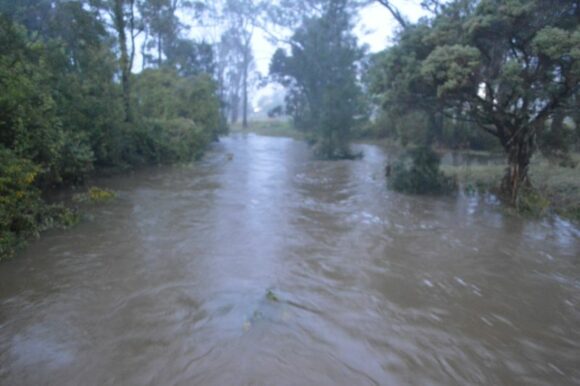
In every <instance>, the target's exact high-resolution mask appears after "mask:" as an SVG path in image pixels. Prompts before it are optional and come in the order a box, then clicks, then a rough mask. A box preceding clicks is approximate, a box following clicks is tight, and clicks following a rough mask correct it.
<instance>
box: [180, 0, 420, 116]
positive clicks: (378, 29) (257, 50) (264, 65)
mask: <svg viewBox="0 0 580 386" xmlns="http://www.w3.org/2000/svg"><path fill="white" fill-rule="evenodd" d="M391 1H392V3H393V4H394V5H395V6H396V7H397V8H398V9H399V10H400V11H401V12H402V13H403V15H405V17H407V18H408V19H410V20H411V21H413V22H414V21H416V20H418V19H419V18H420V17H421V16H425V15H426V13H425V11H424V10H423V9H422V8H421V6H420V5H419V4H420V0H391ZM184 21H185V20H184ZM397 27H398V24H397V22H396V21H395V19H394V18H393V17H392V16H391V14H390V13H389V11H388V10H387V9H386V8H385V7H384V6H382V5H381V4H379V3H378V2H375V3H372V4H371V5H369V6H367V7H365V8H364V9H362V10H361V12H360V15H359V16H358V23H357V24H356V27H355V34H356V35H357V36H358V38H359V43H360V44H366V45H368V48H369V52H378V51H381V50H383V49H385V48H386V47H388V46H389V45H390V41H391V39H392V37H393V32H394V31H395V30H396V28H397ZM220 30H221V29H220V28H219V27H216V28H214V29H211V28H210V29H208V28H207V27H193V28H192V30H191V34H192V36H193V37H198V38H199V37H202V38H204V39H206V40H209V41H212V42H215V41H217V40H218V39H219V35H220V32H221V31H220ZM266 36H267V35H266V34H265V33H264V32H263V31H261V30H256V33H255V35H254V39H253V43H252V44H253V49H254V58H255V60H256V70H257V71H258V72H259V73H260V74H261V75H264V76H267V75H268V67H269V65H270V59H271V58H272V55H273V54H274V52H275V51H276V48H277V47H276V46H275V45H273V44H272V43H270V42H269V41H268V39H267V38H266ZM275 90H276V87H272V86H269V87H266V88H262V89H259V90H254V91H253V92H252V94H253V95H252V100H253V102H254V104H255V103H256V102H257V100H258V99H259V98H260V97H262V96H264V95H270V94H272V93H273V92H275Z"/></svg>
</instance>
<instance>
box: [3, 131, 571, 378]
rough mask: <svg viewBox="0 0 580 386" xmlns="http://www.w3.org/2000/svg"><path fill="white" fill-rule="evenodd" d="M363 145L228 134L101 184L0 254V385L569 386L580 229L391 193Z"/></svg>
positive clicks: (462, 199) (471, 204)
mask: <svg viewBox="0 0 580 386" xmlns="http://www.w3.org/2000/svg"><path fill="white" fill-rule="evenodd" d="M361 149H362V150H363V151H364V153H365V158H364V159H363V160H361V161H344V162H342V161H341V162H323V161H315V160H313V159H312V158H311V157H310V152H309V150H308V148H307V147H306V146H305V145H304V144H302V143H300V142H297V141H294V140H291V139H285V138H268V137H261V136H255V135H237V136H233V137H231V138H227V139H224V140H223V141H222V142H221V143H220V144H218V145H216V146H215V148H214V149H213V150H212V151H211V152H210V154H209V155H208V156H207V157H206V159H205V160H204V161H202V162H200V163H197V164H195V165H193V166H175V167H161V168H153V169H147V170H143V171H140V172H137V173H134V174H132V175H129V176H120V177H116V178H113V179H108V180H105V181H102V182H100V183H101V185H104V186H106V187H109V188H111V189H114V190H116V191H117V192H118V193H119V198H118V199H117V200H115V201H114V202H113V203H110V204H106V205H101V206H98V207H96V208H93V209H91V211H90V212H91V215H92V220H90V221H85V222H83V223H82V224H81V225H79V226H77V227H75V228H74V229H72V230H68V231H53V232H49V233H47V234H45V235H44V236H43V238H42V239H41V240H38V241H36V242H34V243H32V244H31V246H30V247H29V248H28V249H27V250H26V251H24V252H23V253H22V254H21V256H19V257H18V258H17V259H14V260H12V261H9V262H7V263H3V264H2V265H0V384H2V385H348V386H352V385H397V384H400V385H469V384H480V385H573V384H580V327H579V326H580V231H579V230H578V228H575V227H574V226H573V225H571V224H569V223H567V222H565V221H563V220H560V219H551V220H542V221H536V220H534V221H532V220H525V219H520V218H516V217H513V216H510V215H506V214H504V213H503V212H502V210H501V208H500V207H499V205H497V203H495V202H493V200H491V199H486V198H479V197H469V196H459V197H443V198H434V197H414V196H405V195H400V194H397V193H394V192H392V191H389V190H388V189H387V186H386V183H385V180H384V178H383V167H384V165H385V163H386V160H387V159H388V155H387V154H385V152H384V151H383V150H382V149H381V148H379V147H376V146H370V145H367V146H363V145H361ZM228 154H232V155H233V159H231V160H229V158H231V157H229V156H228ZM269 291H270V292H269ZM268 293H270V294H271V295H270V296H268ZM272 294H273V295H274V296H272ZM274 297H276V298H277V300H276V299H273V298H274Z"/></svg>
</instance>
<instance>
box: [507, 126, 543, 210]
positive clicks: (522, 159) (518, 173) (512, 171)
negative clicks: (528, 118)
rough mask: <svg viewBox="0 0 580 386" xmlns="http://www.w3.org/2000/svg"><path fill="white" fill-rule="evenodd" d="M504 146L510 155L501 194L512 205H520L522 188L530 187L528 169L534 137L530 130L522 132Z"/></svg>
mask: <svg viewBox="0 0 580 386" xmlns="http://www.w3.org/2000/svg"><path fill="white" fill-rule="evenodd" d="M520 132H521V134H516V135H515V136H514V137H513V138H512V139H511V140H510V141H507V142H506V143H505V144H504V147H505V150H506V152H507V155H508V167H507V169H506V174H505V176H504V177H503V180H502V183H501V193H502V194H503V196H504V198H505V199H506V200H507V201H508V202H509V203H510V204H511V205H512V206H516V207H517V205H518V198H519V195H520V193H521V190H522V188H525V187H529V186H530V185H531V184H530V179H529V177H528V169H529V166H530V159H531V157H532V154H533V151H534V145H535V138H534V135H532V134H531V133H530V131H529V130H520Z"/></svg>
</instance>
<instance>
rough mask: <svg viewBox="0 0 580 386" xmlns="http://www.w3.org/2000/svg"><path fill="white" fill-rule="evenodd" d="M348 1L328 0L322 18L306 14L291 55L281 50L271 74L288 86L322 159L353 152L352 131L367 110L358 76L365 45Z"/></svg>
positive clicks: (297, 116) (296, 112)
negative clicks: (359, 41) (354, 29)
mask: <svg viewBox="0 0 580 386" xmlns="http://www.w3.org/2000/svg"><path fill="white" fill-rule="evenodd" d="M347 5H348V4H347V1H345V0H337V1H329V2H327V3H326V4H325V5H324V11H323V14H322V16H321V17H315V18H310V19H306V20H305V21H304V23H303V25H302V26H301V27H300V28H299V29H298V30H297V31H296V32H295V33H294V35H293V37H292V39H291V40H290V45H291V55H287V54H286V52H285V51H284V50H282V49H279V50H278V51H277V52H276V53H275V54H274V57H273V58H272V62H271V65H270V74H271V75H272V76H273V77H274V78H275V79H277V80H278V81H279V82H280V83H282V84H283V85H285V86H287V87H289V88H290V92H289V97H288V104H289V106H288V107H289V110H290V112H291V113H292V115H293V116H294V121H295V124H296V125H297V126H298V127H299V128H302V129H307V130H310V131H311V133H312V135H313V139H314V141H315V143H316V151H317V153H318V154H319V155H320V156H322V157H324V158H344V157H349V156H351V153H350V150H349V144H348V142H349V138H350V131H351V129H352V127H353V126H354V125H355V122H356V120H357V118H358V117H359V116H360V115H362V114H363V113H364V108H363V105H362V103H361V101H362V98H361V96H362V92H361V88H360V86H359V84H358V80H357V62H358V61H359V60H360V59H361V58H362V54H363V52H362V50H361V49H360V48H359V47H358V46H357V40H356V38H355V37H354V35H353V34H352V32H351V28H352V26H351V23H350V18H349V13H348V11H347Z"/></svg>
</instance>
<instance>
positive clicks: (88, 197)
mask: <svg viewBox="0 0 580 386" xmlns="http://www.w3.org/2000/svg"><path fill="white" fill-rule="evenodd" d="M115 197H117V194H116V193H115V192H113V191H112V190H109V189H103V188H99V187H97V186H91V187H90V188H89V190H87V192H86V193H77V194H75V195H74V196H73V201H76V202H90V203H93V204H96V203H102V202H108V201H111V200H113V199H114V198H115Z"/></svg>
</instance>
